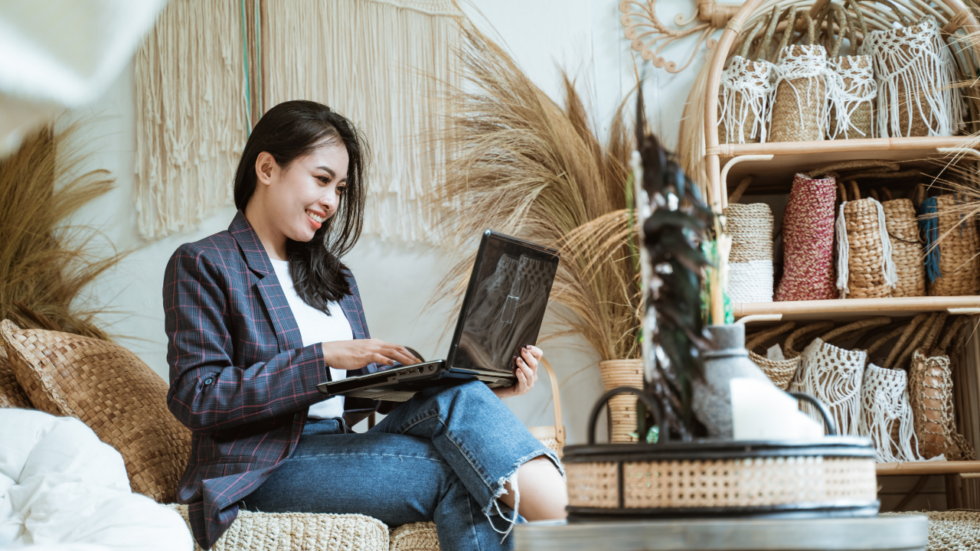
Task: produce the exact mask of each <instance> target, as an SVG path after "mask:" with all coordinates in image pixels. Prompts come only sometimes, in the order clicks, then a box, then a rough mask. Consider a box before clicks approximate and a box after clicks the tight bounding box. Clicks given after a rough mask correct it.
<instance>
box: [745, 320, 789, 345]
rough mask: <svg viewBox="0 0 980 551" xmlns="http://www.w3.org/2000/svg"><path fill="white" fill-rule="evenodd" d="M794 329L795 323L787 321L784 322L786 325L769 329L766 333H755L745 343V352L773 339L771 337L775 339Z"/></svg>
mask: <svg viewBox="0 0 980 551" xmlns="http://www.w3.org/2000/svg"><path fill="white" fill-rule="evenodd" d="M794 327H796V322H792V321H788V322H786V323H784V324H782V325H778V326H776V327H774V328H772V329H769V330H766V331H760V332H758V333H756V334H755V335H752V336H751V337H749V339H748V340H747V341H746V342H745V349H746V350H752V349H753V348H755V347H756V346H758V345H760V344H762V343H764V342H766V341H768V340H769V339H771V338H773V337H775V336H777V335H782V334H783V333H785V332H787V331H789V330H790V329H792V328H794Z"/></svg>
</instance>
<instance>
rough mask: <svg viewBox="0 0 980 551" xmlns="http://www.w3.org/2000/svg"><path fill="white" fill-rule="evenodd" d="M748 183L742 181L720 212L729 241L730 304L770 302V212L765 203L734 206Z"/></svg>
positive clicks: (749, 181) (771, 242) (750, 180)
mask: <svg viewBox="0 0 980 551" xmlns="http://www.w3.org/2000/svg"><path fill="white" fill-rule="evenodd" d="M751 183H752V178H746V179H745V180H743V181H742V183H741V184H739V186H738V187H737V188H736V189H735V191H734V192H733V193H732V195H731V196H730V197H729V198H728V206H727V207H725V210H724V211H723V214H724V215H725V230H726V233H728V235H730V236H731V237H732V248H731V250H730V251H729V253H728V294H729V298H731V300H732V302H772V283H773V265H772V249H773V236H772V232H773V216H772V210H771V209H770V208H769V205H767V204H765V203H751V204H742V203H739V202H738V200H739V199H740V198H741V197H742V193H744V192H745V189H746V188H748V186H749V184H751Z"/></svg>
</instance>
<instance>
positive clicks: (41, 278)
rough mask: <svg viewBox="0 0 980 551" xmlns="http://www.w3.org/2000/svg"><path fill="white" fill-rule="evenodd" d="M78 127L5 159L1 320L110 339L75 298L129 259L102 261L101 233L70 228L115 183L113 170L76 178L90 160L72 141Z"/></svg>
mask: <svg viewBox="0 0 980 551" xmlns="http://www.w3.org/2000/svg"><path fill="white" fill-rule="evenodd" d="M77 128H78V127H77V126H76V125H72V126H69V127H68V128H67V129H65V130H62V131H57V132H56V131H54V130H53V129H52V128H50V127H45V128H42V129H41V130H40V131H38V132H37V133H36V134H34V135H32V136H30V137H28V138H26V139H25V140H24V141H23V143H22V144H21V147H20V149H19V150H18V151H17V152H15V153H13V154H12V155H10V156H9V157H7V158H5V159H3V160H0V197H3V204H4V213H3V216H2V217H0V319H10V320H12V321H13V322H14V323H16V324H17V325H18V326H20V327H22V328H36V329H49V330H54V331H64V332H68V333H76V334H79V335H84V336H88V337H95V338H100V339H108V337H107V335H106V333H105V331H104V330H103V329H102V328H100V327H99V326H98V323H97V322H96V320H95V316H96V315H97V314H98V313H99V310H98V309H88V308H86V307H85V306H84V305H82V304H80V302H81V301H77V300H76V298H78V297H79V294H80V293H81V291H82V290H83V289H84V288H85V287H86V286H87V285H88V284H89V283H91V282H92V281H94V280H95V279H96V278H97V277H99V276H100V275H101V274H102V273H104V272H105V271H106V270H108V269H109V268H111V267H112V266H113V265H115V264H116V263H117V262H118V261H119V260H120V259H121V258H122V257H123V256H124V255H123V254H112V255H111V256H108V257H100V256H99V255H98V253H97V252H95V250H94V247H93V245H94V244H95V243H94V241H93V239H94V238H95V237H96V236H97V235H98V233H97V232H96V231H95V230H93V229H92V228H89V227H85V226H71V225H66V223H65V222H66V220H67V219H68V218H70V217H71V215H72V214H74V213H76V212H77V211H78V210H79V209H80V208H81V207H82V206H84V205H85V204H86V203H88V202H89V201H92V200H93V199H95V198H97V197H100V196H102V195H103V194H105V193H106V192H108V191H109V190H111V189H112V187H113V185H114V181H115V180H114V179H113V178H112V177H111V176H110V174H109V172H108V171H106V170H93V171H90V172H86V173H84V174H81V175H80V176H76V175H75V174H76V173H77V172H78V168H79V166H80V164H81V161H82V160H83V159H84V154H83V153H82V151H81V150H79V149H78V146H77V145H74V144H73V142H72V141H71V136H72V135H73V134H74V133H75V132H76V131H77ZM61 182H65V183H64V184H61Z"/></svg>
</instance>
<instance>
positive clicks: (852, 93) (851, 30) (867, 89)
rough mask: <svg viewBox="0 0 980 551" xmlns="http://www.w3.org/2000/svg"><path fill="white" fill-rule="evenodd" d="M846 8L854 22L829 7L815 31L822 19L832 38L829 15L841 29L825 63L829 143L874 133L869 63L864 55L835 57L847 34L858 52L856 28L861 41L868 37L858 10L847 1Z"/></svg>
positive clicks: (835, 7)
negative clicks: (853, 15) (859, 33)
mask: <svg viewBox="0 0 980 551" xmlns="http://www.w3.org/2000/svg"><path fill="white" fill-rule="evenodd" d="M848 4H850V5H851V6H852V9H853V11H854V13H855V14H856V17H855V18H853V19H852V18H851V17H850V14H849V13H848V11H847V10H845V9H844V8H843V7H842V6H841V5H840V4H834V3H830V4H827V7H825V8H824V11H823V12H822V13H821V20H819V21H818V24H817V29H820V28H821V27H822V19H823V18H827V19H828V21H827V29H828V35H832V34H833V25H832V24H831V23H830V21H829V15H830V13H831V12H833V14H834V16H835V18H836V19H837V24H838V26H839V27H840V31H839V33H838V35H837V39H836V40H835V41H834V44H833V47H832V49H831V52H830V57H829V59H828V60H827V99H828V102H829V108H828V110H827V138H829V139H831V140H837V139H843V140H846V139H854V138H871V137H873V136H872V133H873V131H874V124H873V123H874V100H875V98H876V97H877V95H878V86H877V84H876V83H875V78H874V71H873V69H872V59H871V57H870V56H866V55H848V56H838V54H839V53H840V49H841V46H842V45H843V42H844V37H845V36H846V35H848V34H849V36H850V39H851V49H852V51H854V50H855V49H856V48H857V32H856V27H860V29H861V36H862V37H864V36H868V28H867V25H866V24H865V22H864V16H863V15H861V10H860V9H857V8H856V7H855V6H854V4H853V3H852V2H850V0H849V1H848Z"/></svg>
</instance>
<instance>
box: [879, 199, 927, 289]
mask: <svg viewBox="0 0 980 551" xmlns="http://www.w3.org/2000/svg"><path fill="white" fill-rule="evenodd" d="M882 194H883V195H884V197H885V198H887V200H886V201H882V203H881V208H882V210H883V211H884V212H885V227H886V228H887V229H888V240H889V241H891V245H892V262H893V263H894V264H895V277H896V281H895V288H893V289H892V297H896V298H897V297H924V296H926V267H925V259H924V257H923V255H922V239H921V238H920V237H919V225H918V223H917V222H916V220H915V206H914V205H913V204H912V200H911V199H893V198H892V192H891V190H889V189H888V188H884V189H883V190H882Z"/></svg>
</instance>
